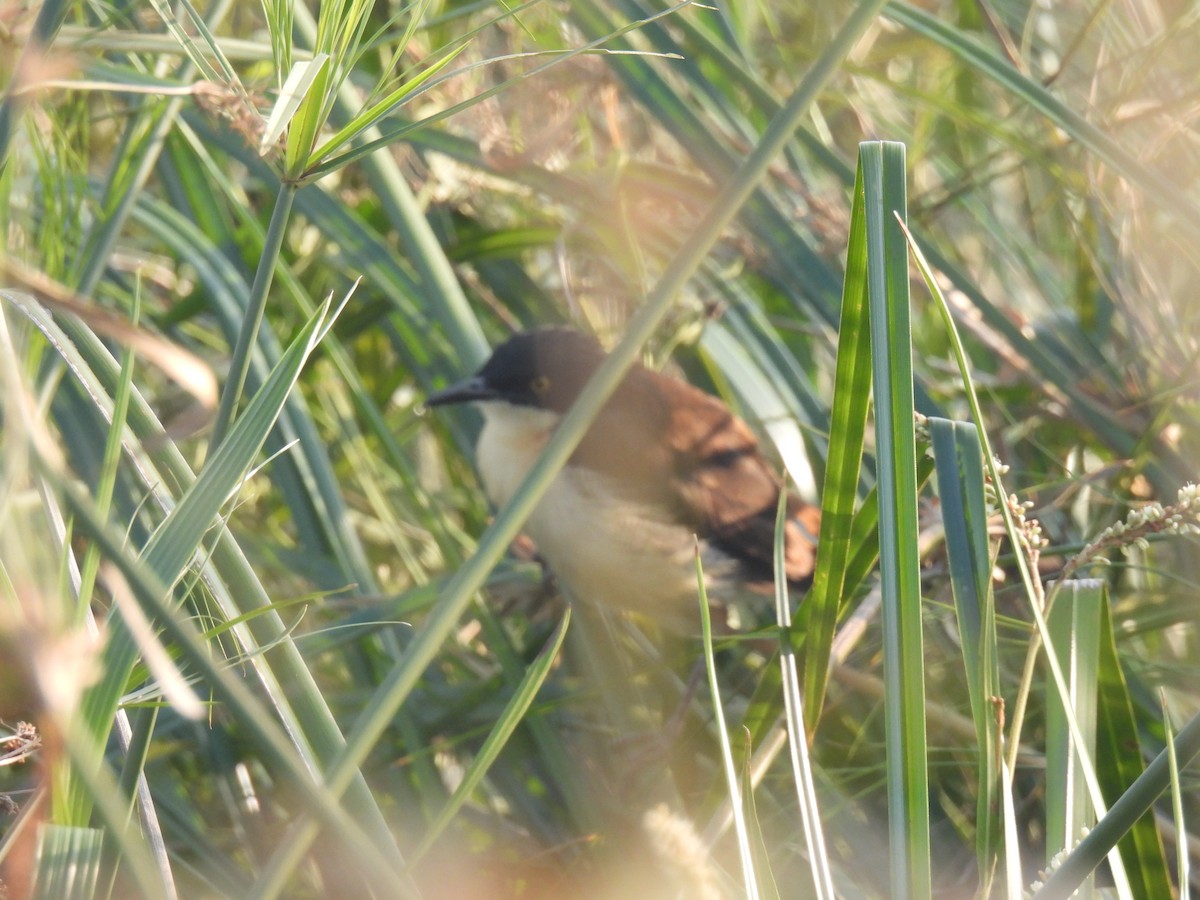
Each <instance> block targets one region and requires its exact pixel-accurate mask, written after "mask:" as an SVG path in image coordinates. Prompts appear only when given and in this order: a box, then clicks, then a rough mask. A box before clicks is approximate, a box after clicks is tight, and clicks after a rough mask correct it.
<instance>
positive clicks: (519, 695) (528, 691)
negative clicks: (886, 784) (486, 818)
mask: <svg viewBox="0 0 1200 900" xmlns="http://www.w3.org/2000/svg"><path fill="white" fill-rule="evenodd" d="M570 622H571V609H570V607H567V611H566V613H565V614H564V615H563V617H562V620H561V621H560V622H559V623H558V627H557V628H555V629H554V633H553V634H552V635H551V636H550V638H549V639H548V640H547V641H546V645H545V646H544V647H542V649H541V651H540V652H539V653H538V655H537V658H536V659H535V660H534V661H533V664H532V665H531V666H530V667H529V669H528V670H527V671H526V673H525V677H524V678H522V679H521V682H520V684H518V685H517V689H516V690H515V691H514V692H513V696H512V699H511V700H509V702H508V704H507V705H506V706H505V707H504V712H503V713H501V715H500V717H499V718H498V719H497V720H496V725H495V727H494V728H493V729H492V731H491V733H490V734H488V736H487V739H486V740H485V741H484V742H483V746H482V747H480V748H479V752H478V753H477V754H476V755H475V758H474V759H473V760H472V761H471V765H470V766H468V767H467V770H466V772H464V773H463V779H462V781H461V782H460V783H459V785H458V787H456V788H455V789H454V794H453V795H452V796H451V797H450V800H449V801H448V802H447V803H446V805H445V806H444V807H443V808H442V810H441V812H439V813H438V815H437V817H436V818H435V819H434V820H433V823H432V824H430V825H429V826H428V828H427V829H426V831H425V834H424V836H423V837H422V838H421V843H420V844H418V845H417V849H416V850H414V851H413V852H412V853H411V854H410V855H409V863H410V865H411V864H415V863H416V862H417V861H418V860H420V859H421V857H422V856H424V855H425V854H426V853H427V852H428V850H429V848H430V847H432V846H433V845H434V843H435V842H436V841H437V839H438V838H439V837H441V834H442V832H443V831H444V830H445V829H446V826H447V825H449V824H450V820H451V819H453V818H454V816H455V815H456V814H457V813H458V811H459V810H460V809H461V808H462V805H463V804H464V803H466V802H467V800H468V799H469V798H470V796H471V794H472V792H473V791H474V790H475V788H476V787H478V786H479V782H480V781H482V780H483V776H484V775H486V774H487V771H488V769H489V768H491V765H492V763H494V762H495V761H496V757H497V756H499V755H500V751H501V750H503V749H504V746H505V744H507V743H508V739H509V738H510V737H511V736H512V733H513V732H514V731H515V730H516V728H517V726H518V725H519V724H521V719H522V718H523V717H524V716H525V713H526V712H528V711H529V707H530V706H531V705H532V704H533V701H534V699H535V698H536V697H537V693H538V691H539V690H540V689H541V687H542V683H543V682H544V681H545V680H546V676H547V675H549V674H550V667H551V666H552V665H553V664H554V661H555V659H557V658H558V651H559V650H560V649H562V644H563V639H564V638H565V637H566V636H567V626H568V625H569V624H570Z"/></svg>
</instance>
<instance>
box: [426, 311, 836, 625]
mask: <svg viewBox="0 0 1200 900" xmlns="http://www.w3.org/2000/svg"><path fill="white" fill-rule="evenodd" d="M603 359H604V353H603V351H602V350H601V348H600V346H599V345H598V344H597V343H596V342H595V341H594V340H593V339H591V338H590V337H587V336H585V335H582V334H580V333H579V332H576V331H572V330H569V329H564V328H548V329H540V330H537V331H531V332H524V333H522V334H519V335H517V336H515V337H513V338H511V339H510V340H509V341H507V342H506V343H505V344H502V345H501V346H500V347H498V348H497V350H496V352H495V353H494V354H493V355H492V357H491V359H489V360H488V362H487V363H485V364H484V366H483V368H482V369H481V370H480V372H479V374H478V375H476V376H475V377H474V378H471V379H468V380H467V381H465V382H462V383H460V384H459V385H455V386H454V387H451V388H448V389H447V390H445V391H442V392H439V393H437V394H434V395H433V396H431V397H430V398H429V403H430V404H431V405H436V404H442V403H454V402H474V403H476V404H478V406H479V408H480V410H481V411H482V412H483V415H484V426H483V430H482V432H481V433H480V436H479V441H478V444H477V447H476V458H477V461H478V466H479V471H480V475H481V478H482V481H483V485H484V488H485V490H486V491H487V493H488V496H489V497H490V498H491V499H492V501H493V502H494V503H496V504H497V505H500V506H502V505H504V504H505V503H507V502H508V500H510V499H511V498H512V496H513V494H514V493H515V491H516V489H517V487H518V485H520V483H521V482H522V480H523V479H524V477H525V475H526V474H527V473H528V471H529V469H530V467H531V466H532V465H533V463H534V461H535V460H536V459H537V457H538V455H539V453H540V452H541V450H542V448H543V447H544V446H545V444H546V441H547V440H549V438H550V435H551V434H552V433H553V431H554V429H555V427H556V426H557V424H558V422H559V420H560V419H561V417H562V414H563V413H565V412H566V410H567V409H569V408H570V406H571V404H572V403H574V401H575V399H576V398H577V397H578V395H579V393H580V391H581V390H582V389H583V387H584V385H586V383H587V381H588V379H589V378H590V377H591V375H592V374H593V373H594V372H595V370H596V368H597V367H598V366H599V365H600V363H601V362H602V361H603ZM780 490H781V486H780V482H779V479H778V478H777V477H776V475H775V474H774V472H773V470H772V469H771V466H770V465H769V463H768V462H767V461H766V459H765V458H764V457H763V456H762V455H761V453H760V452H759V451H758V447H757V442H756V440H755V438H754V435H753V433H752V432H751V431H750V429H749V428H748V427H747V426H746V425H745V423H744V422H742V421H741V420H740V419H738V418H737V417H736V416H734V415H733V413H732V412H730V411H729V409H728V408H727V407H726V406H725V405H724V404H723V403H721V401H719V400H717V399H716V398H715V397H712V396H710V395H708V394H705V393H704V392H702V391H700V390H698V389H696V388H694V387H692V386H691V385H689V384H687V383H686V382H683V381H680V380H678V379H675V378H671V377H669V376H666V375H662V374H659V373H657V372H653V371H651V370H649V369H646V368H644V367H642V366H635V367H633V369H631V370H630V372H629V373H628V374H627V375H626V377H625V378H624V380H623V381H622V383H621V384H620V386H619V387H618V388H617V390H616V391H615V392H614V394H613V396H612V397H611V398H610V399H609V400H608V402H607V403H606V404H605V406H604V408H603V409H602V410H601V411H600V413H599V415H597V417H596V419H595V420H594V421H593V423H592V425H591V427H590V428H589V429H588V432H587V434H586V435H585V436H584V438H583V440H582V441H581V442H580V444H579V447H578V448H577V449H576V451H575V453H574V454H573V455H572V457H571V459H570V460H569V462H568V463H567V465H566V466H565V467H564V468H563V470H562V471H561V472H560V473H559V474H558V475H557V476H556V477H555V479H554V481H553V482H552V483H551V485H550V487H549V489H548V490H547V492H546V494H545V495H544V497H543V498H542V500H541V501H540V502H539V504H538V506H537V507H536V508H535V510H534V512H533V513H532V515H531V516H530V518H529V521H528V522H527V523H526V529H525V530H526V532H527V533H528V534H529V536H530V537H531V538H533V540H534V543H535V544H536V545H537V547H538V549H539V550H540V551H541V554H542V556H543V557H544V558H545V559H546V561H547V562H548V563H549V565H550V568H551V569H552V570H553V571H554V573H555V575H556V576H557V577H558V578H559V580H560V581H561V582H562V583H563V584H565V585H566V587H567V588H568V590H569V592H570V593H571V594H572V595H574V596H575V597H577V598H578V599H580V600H583V601H585V602H592V603H598V604H603V605H608V606H616V607H621V608H627V609H635V610H639V611H642V612H646V613H648V614H650V615H651V616H652V617H655V618H658V619H659V620H661V621H663V622H666V623H669V624H675V625H680V624H681V623H686V622H694V621H695V619H696V614H695V612H694V610H695V608H696V593H697V588H696V569H695V547H696V539H697V538H698V539H699V541H700V547H701V552H702V562H703V564H704V571H705V579H706V587H707V588H708V589H709V590H710V592H711V593H712V594H713V595H714V596H715V597H717V598H719V599H729V598H731V597H732V596H733V595H734V594H735V593H739V592H740V591H741V590H742V589H743V588H745V587H746V586H752V585H761V584H764V583H769V582H770V580H771V564H772V556H773V547H774V523H775V511H776V507H777V504H778V502H779V493H780ZM788 507H789V514H790V518H789V522H788V525H787V532H786V545H785V546H786V556H785V560H786V570H787V575H788V580H789V581H790V582H793V583H795V584H802V583H804V582H806V581H807V580H808V579H809V578H811V575H812V568H813V562H814V551H815V535H816V531H817V527H818V523H819V512H818V511H817V509H816V508H815V507H813V506H811V505H808V504H804V503H802V502H801V501H800V500H798V499H796V498H794V497H789V499H788Z"/></svg>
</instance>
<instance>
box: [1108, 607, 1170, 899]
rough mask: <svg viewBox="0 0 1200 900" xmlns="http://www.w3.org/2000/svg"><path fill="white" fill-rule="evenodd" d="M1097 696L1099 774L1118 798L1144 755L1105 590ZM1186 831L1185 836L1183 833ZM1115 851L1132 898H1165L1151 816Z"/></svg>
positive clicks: (1163, 856) (1164, 874) (1165, 873)
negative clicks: (1123, 869)
mask: <svg viewBox="0 0 1200 900" xmlns="http://www.w3.org/2000/svg"><path fill="white" fill-rule="evenodd" d="M1098 681H1099V695H1098V698H1097V701H1098V708H1097V713H1096V714H1097V728H1096V755H1095V759H1096V776H1097V777H1098V778H1099V779H1100V784H1101V785H1102V786H1103V788H1104V795H1105V796H1106V797H1120V796H1122V795H1123V794H1124V793H1125V792H1126V791H1128V790H1129V788H1130V786H1131V785H1132V784H1133V783H1134V782H1135V781H1137V779H1138V777H1139V776H1140V775H1141V774H1142V760H1143V759H1145V758H1146V757H1145V756H1144V755H1143V751H1142V746H1141V744H1142V741H1141V740H1139V737H1138V735H1139V732H1140V729H1139V726H1138V717H1137V715H1136V714H1135V712H1134V704H1133V698H1132V696H1131V695H1130V690H1129V684H1128V683H1127V682H1126V680H1125V672H1124V670H1123V668H1122V665H1121V658H1120V656H1119V655H1118V653H1117V641H1116V634H1115V633H1114V631H1113V617H1112V611H1111V608H1110V600H1109V598H1108V595H1107V590H1106V591H1105V594H1104V596H1103V598H1102V600H1101V603H1100V671H1099V673H1098ZM1181 833H1182V832H1181ZM1117 848H1118V849H1119V850H1120V852H1121V860H1122V862H1123V863H1124V865H1125V873H1126V876H1127V877H1128V880H1129V889H1130V893H1132V894H1133V896H1134V897H1165V896H1167V895H1168V893H1169V892H1170V890H1171V873H1170V866H1169V864H1168V862H1167V853H1166V850H1165V848H1164V847H1163V842H1162V835H1161V834H1160V833H1159V830H1158V826H1157V824H1156V823H1155V821H1154V817H1153V816H1142V817H1140V818H1139V819H1138V820H1137V822H1135V823H1134V824H1133V826H1132V827H1131V828H1130V829H1129V833H1128V834H1126V835H1125V836H1124V837H1123V838H1121V841H1120V843H1119V844H1118V845H1117Z"/></svg>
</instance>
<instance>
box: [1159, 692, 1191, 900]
mask: <svg viewBox="0 0 1200 900" xmlns="http://www.w3.org/2000/svg"><path fill="white" fill-rule="evenodd" d="M1159 701H1160V702H1161V703H1162V711H1163V735H1164V736H1165V737H1166V739H1167V763H1168V767H1167V768H1168V772H1169V773H1170V776H1171V818H1172V820H1173V821H1174V823H1175V833H1176V834H1187V833H1188V830H1187V821H1186V820H1185V819H1184V816H1183V786H1182V782H1181V781H1180V778H1179V758H1178V757H1177V756H1176V755H1175V729H1174V727H1173V726H1172V725H1171V713H1170V710H1169V709H1168V708H1167V694H1166V691H1164V690H1162V689H1161V688H1160V689H1159ZM1175 857H1176V863H1175V865H1176V868H1175V883H1176V884H1178V885H1179V900H1191V896H1192V892H1191V857H1190V855H1189V854H1188V853H1187V852H1186V851H1185V850H1182V849H1177V850H1176V851H1175Z"/></svg>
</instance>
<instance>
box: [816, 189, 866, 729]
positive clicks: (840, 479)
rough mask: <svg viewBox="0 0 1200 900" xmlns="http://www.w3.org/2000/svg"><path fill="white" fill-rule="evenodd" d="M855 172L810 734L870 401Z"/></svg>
mask: <svg viewBox="0 0 1200 900" xmlns="http://www.w3.org/2000/svg"><path fill="white" fill-rule="evenodd" d="M866 227H867V220H866V213H865V208H864V190H863V181H862V166H861V165H860V166H859V169H858V176H857V177H856V179H855V184H854V201H853V204H852V207H851V213H850V243H849V246H848V249H847V251H846V281H845V287H844V290H843V293H842V320H841V328H840V330H839V332H838V352H837V368H836V371H835V375H834V389H833V406H832V409H831V410H830V415H829V420H830V426H829V454H828V458H827V460H826V465H825V484H824V487H823V489H822V491H821V533H820V535H819V541H818V544H817V548H818V549H817V567H816V571H815V572H814V573H813V584H812V589H811V590H810V591H809V592H808V596H807V597H806V598H805V602H804V605H803V606H802V607H801V610H800V615H801V617H802V620H803V622H804V639H805V644H806V646H807V651H806V655H805V661H804V709H805V727H806V728H807V730H808V732H809V733H810V734H811V733H812V732H813V731H814V730H815V728H816V725H817V721H818V720H819V719H820V716H821V708H822V706H823V705H824V702H825V688H826V685H827V684H828V681H829V654H830V650H831V648H832V646H833V635H834V631H835V629H836V627H837V620H838V614H839V612H840V611H841V609H842V607H843V605H844V604H845V603H846V600H847V598H846V596H845V588H846V567H847V565H848V563H849V561H850V554H851V549H852V543H851V531H852V522H853V516H854V505H855V503H856V502H857V499H858V489H859V477H860V471H861V465H862V454H863V443H864V440H865V437H866V429H867V410H868V408H869V406H870V398H871V335H870V331H869V330H868V327H867V325H868V316H867V302H866V301H867V237H866Z"/></svg>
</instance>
